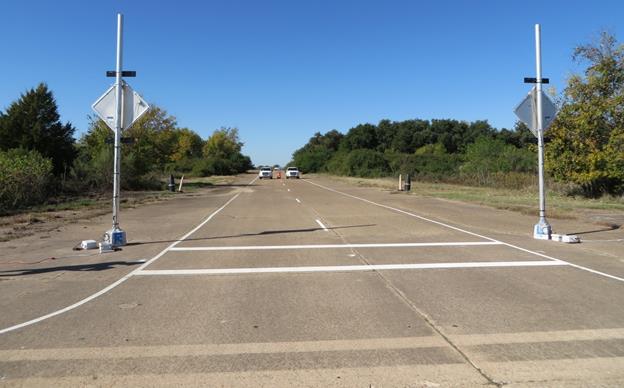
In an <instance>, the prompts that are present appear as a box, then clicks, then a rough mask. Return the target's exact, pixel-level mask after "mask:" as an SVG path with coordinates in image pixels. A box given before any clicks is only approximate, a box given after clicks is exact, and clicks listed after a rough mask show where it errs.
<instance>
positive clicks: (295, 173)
mask: <svg viewBox="0 0 624 388" xmlns="http://www.w3.org/2000/svg"><path fill="white" fill-rule="evenodd" d="M290 178H297V179H299V169H298V168H297V167H288V168H287V169H286V179H290Z"/></svg>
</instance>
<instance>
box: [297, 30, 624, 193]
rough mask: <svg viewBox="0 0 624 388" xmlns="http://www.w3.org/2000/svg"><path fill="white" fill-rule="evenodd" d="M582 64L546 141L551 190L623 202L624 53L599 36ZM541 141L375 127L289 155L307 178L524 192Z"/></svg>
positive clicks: (442, 128) (456, 126) (579, 51)
mask: <svg viewBox="0 0 624 388" xmlns="http://www.w3.org/2000/svg"><path fill="white" fill-rule="evenodd" d="M573 59H574V60H576V61H579V62H580V63H582V64H585V65H587V67H586V69H585V71H584V74H582V75H573V76H571V77H570V78H569V80H568V84H567V87H566V89H565V91H564V93H563V96H562V97H561V98H560V99H559V105H560V111H559V114H558V116H557V118H556V119H555V121H554V123H553V124H552V126H551V128H550V130H549V131H548V132H546V134H545V143H546V170H547V173H548V175H549V177H548V178H549V180H550V182H551V185H550V187H551V188H554V189H555V190H556V192H557V193H558V194H561V195H564V196H582V197H591V198H598V197H602V196H605V197H606V198H608V197H612V198H616V199H615V200H616V201H619V200H620V199H617V198H619V197H621V196H622V195H623V194H624V109H622V107H624V45H621V44H618V43H617V41H616V40H615V38H614V37H613V36H611V35H609V34H607V33H602V34H601V36H600V38H599V40H598V41H597V42H595V43H592V44H587V45H582V46H579V47H577V48H576V49H575V50H574V56H573ZM536 144H537V140H536V138H535V136H534V135H533V134H532V133H531V132H530V131H529V129H528V128H527V126H526V125H524V124H523V123H521V122H518V123H516V125H515V126H514V128H512V129H506V128H503V129H500V130H498V129H496V128H493V127H492V126H491V125H490V124H489V123H488V122H487V121H475V122H465V121H458V120H452V119H443V120H419V119H415V120H406V121H399V122H397V121H390V120H381V121H380V122H379V123H378V124H376V125H375V124H360V125H357V126H355V127H353V128H351V129H349V130H348V131H346V134H343V133H341V132H339V131H337V130H331V131H329V132H326V133H324V134H321V133H320V132H317V133H316V134H314V136H313V137H312V138H310V140H309V141H308V142H307V144H305V145H304V146H303V147H301V148H300V149H298V150H296V151H295V152H294V154H293V160H292V162H291V164H293V165H296V166H298V167H299V168H300V169H301V170H302V171H303V172H304V173H314V172H321V173H329V174H334V175H340V176H351V177H365V178H375V177H396V176H398V175H399V174H403V175H404V176H405V175H406V174H410V175H411V177H412V178H413V179H414V180H416V181H421V182H437V183H449V184H460V185H469V186H476V187H496V188H503V189H513V190H526V189H527V188H534V187H536V170H537V150H536V148H537V147H536Z"/></svg>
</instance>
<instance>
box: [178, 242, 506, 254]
mask: <svg viewBox="0 0 624 388" xmlns="http://www.w3.org/2000/svg"><path fill="white" fill-rule="evenodd" d="M470 245H503V244H502V243H501V242H497V241H465V242H433V243H388V244H312V245H240V246H223V247H173V248H171V249H170V251H178V252H180V251H252V250H279V249H340V248H343V249H349V248H407V247H454V246H458V247H464V246H470Z"/></svg>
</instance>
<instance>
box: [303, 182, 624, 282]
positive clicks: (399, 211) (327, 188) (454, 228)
mask: <svg viewBox="0 0 624 388" xmlns="http://www.w3.org/2000/svg"><path fill="white" fill-rule="evenodd" d="M304 182H307V183H309V184H311V185H314V186H318V187H320V188H322V189H325V190H328V191H332V192H334V193H337V194H340V195H344V196H346V197H351V198H354V199H357V200H360V201H363V202H366V203H369V204H371V205H375V206H379V207H382V208H385V209H389V210H392V211H395V212H398V213H402V214H405V215H408V216H411V217H415V218H418V219H421V220H423V221H428V222H431V223H434V224H437V225H440V226H444V227H446V228H449V229H453V230H457V231H459V232H463V233H467V234H470V235H472V236H476V237H480V238H483V239H486V240H490V241H495V242H499V243H501V244H503V245H506V246H508V247H510V248H514V249H518V250H520V251H523V252H526V253H530V254H532V255H536V256H540V257H543V258H546V259H549V260H553V261H556V262H561V263H565V264H567V265H569V266H570V267H574V268H577V269H580V270H583V271H587V272H591V273H593V274H596V275H600V276H604V277H607V278H609V279H613V280H618V281H620V282H624V278H621V277H618V276H615V275H611V274H608V273H605V272H600V271H596V270H595V269H591V268H587V267H583V266H582V265H578V264H574V263H570V262H568V261H565V260H561V259H557V258H555V257H552V256H548V255H544V254H541V253H538V252H535V251H531V250H529V249H525V248H521V247H519V246H517V245H513V244H509V243H506V242H504V241H499V240H496V239H493V238H491V237H486V236H483V235H480V234H477V233H473V232H470V231H467V230H464V229H461V228H458V227H456V226H452V225H448V224H445V223H443V222H440V221H435V220H432V219H429V218H426V217H423V216H419V215H417V214H414V213H410V212H408V211H405V210H401V209H397V208H394V207H392V206H388V205H383V204H381V203H377V202H373V201H370V200H368V199H365V198H361V197H357V196H355V195H351V194H347V193H344V192H342V191H338V190H335V189H332V188H330V187H326V186H323V185H321V184H318V183H314V182H311V181H310V180H307V179H306V180H304Z"/></svg>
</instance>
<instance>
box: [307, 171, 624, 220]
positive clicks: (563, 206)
mask: <svg viewBox="0 0 624 388" xmlns="http://www.w3.org/2000/svg"><path fill="white" fill-rule="evenodd" d="M308 176H310V175H308ZM319 176H323V177H327V178H330V179H333V180H337V181H342V182H345V183H349V184H352V185H357V186H365V187H378V188H381V189H385V190H397V189H398V180H397V179H395V178H354V177H344V176H335V175H324V174H319ZM409 195H420V196H426V197H434V198H442V199H447V200H452V201H460V202H467V203H475V204H479V205H485V206H490V207H494V208H497V209H505V210H511V211H515V212H518V213H522V214H527V215H535V214H536V213H537V204H538V193H537V187H535V189H534V190H530V189H523V190H518V189H506V188H496V187H478V186H466V185H458V184H448V183H433V182H422V181H412V190H411V192H410V193H409ZM546 200H547V203H546V204H547V211H548V217H549V218H559V219H577V218H580V217H586V218H589V219H591V220H592V221H593V222H595V223H598V224H603V225H609V226H611V225H618V226H619V225H621V224H620V223H617V222H614V221H612V219H613V218H616V219H624V198H614V197H603V198H600V199H589V198H581V197H571V196H566V195H562V194H560V193H557V192H555V191H548V192H547V197H546ZM606 215H608V216H609V217H605V216H606ZM613 216H615V217H613Z"/></svg>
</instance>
